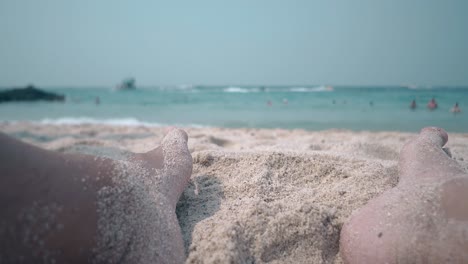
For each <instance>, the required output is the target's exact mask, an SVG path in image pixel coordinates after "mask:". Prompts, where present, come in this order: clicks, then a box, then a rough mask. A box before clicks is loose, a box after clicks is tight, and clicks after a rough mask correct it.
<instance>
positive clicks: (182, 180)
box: [161, 129, 192, 208]
mask: <svg viewBox="0 0 468 264" xmlns="http://www.w3.org/2000/svg"><path fill="white" fill-rule="evenodd" d="M187 142H188V136H187V133H185V131H183V130H180V129H172V130H170V131H169V132H168V133H167V135H166V136H165V137H164V139H163V141H162V144H161V147H162V150H163V155H164V172H163V175H164V182H165V186H164V188H165V191H166V192H167V195H168V197H169V199H170V200H171V203H172V204H173V205H174V208H175V205H176V204H177V201H178V200H179V197H180V195H181V194H182V192H183V191H184V189H185V187H186V186H187V184H188V181H189V179H190V175H191V174H192V156H191V154H190V151H189V149H188V146H187Z"/></svg>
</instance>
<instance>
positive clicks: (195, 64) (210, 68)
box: [0, 0, 468, 86]
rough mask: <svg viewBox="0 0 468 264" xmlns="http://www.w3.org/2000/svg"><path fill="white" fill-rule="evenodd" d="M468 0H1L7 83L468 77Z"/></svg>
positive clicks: (1, 60)
mask: <svg viewBox="0 0 468 264" xmlns="http://www.w3.org/2000/svg"><path fill="white" fill-rule="evenodd" d="M467 12H468V1H467V0H458V1H456V0H387V1H382V0H342V1H338V0H323V1H313V0H303V1H294V0H283V1H275V0H264V1H256V0H233V1H222V0H213V1H205V0H197V1H177V0H172V1H164V2H163V1H154V0H147V1H143V0H141V1H138V0H136V1H135V0H134V1H130V0H129V1H119V0H108V1H105V0H89V1H87V0H86V1H84V0H76V1H68V0H30V1H25V0H0V86H8V85H24V84H27V83H35V84H37V85H73V86H89V85H98V86H112V85H114V84H116V83H118V82H119V81H120V80H121V79H122V78H124V77H127V76H134V77H136V79H137V83H140V84H144V85H164V84H351V85H359V84H364V85H366V84H378V85H386V84H423V85H443V84H446V85H468V15H467Z"/></svg>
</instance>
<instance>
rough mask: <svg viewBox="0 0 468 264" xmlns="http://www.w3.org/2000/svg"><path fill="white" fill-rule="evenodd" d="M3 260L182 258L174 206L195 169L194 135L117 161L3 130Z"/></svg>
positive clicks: (174, 136) (176, 135)
mask: <svg viewBox="0 0 468 264" xmlns="http://www.w3.org/2000/svg"><path fill="white" fill-rule="evenodd" d="M0 145H1V146H2V147H1V148H0V171H1V173H2V174H1V176H0V208H2V211H1V212H0V237H2V239H0V262H1V263H3V262H5V263H18V262H23V263H41V262H45V263H54V262H56V263H86V262H105V263H182V262H183V261H184V260H185V253H184V246H183V240H182V234H181V232H180V227H179V224H178V221H177V218H176V215H175V206H176V203H177V201H178V199H179V196H180V195H181V193H182V192H183V190H184V188H185V187H186V185H187V183H188V180H189V178H190V175H191V172H192V158H191V155H190V152H189V150H188V148H187V134H186V133H185V132H184V131H182V130H177V129H174V130H171V131H170V132H168V134H167V135H166V136H165V138H164V139H163V141H162V143H161V146H160V147H158V148H156V149H154V150H152V151H150V152H147V153H144V154H133V155H131V156H130V157H129V158H128V160H126V161H122V162H120V161H119V162H118V161H114V160H110V159H105V158H97V157H94V156H88V155H70V154H60V153H56V152H52V151H46V150H43V149H39V148H36V147H33V146H31V145H28V144H25V143H22V142H20V141H17V140H14V139H12V138H9V137H7V136H5V135H3V134H1V133H0Z"/></svg>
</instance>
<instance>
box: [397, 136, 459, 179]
mask: <svg viewBox="0 0 468 264" xmlns="http://www.w3.org/2000/svg"><path fill="white" fill-rule="evenodd" d="M447 141H448V135H447V132H445V130H443V129H442V128H438V127H426V128H423V129H422V130H421V132H420V134H419V135H418V137H417V138H415V139H413V140H411V141H410V142H408V143H407V144H406V145H405V146H404V147H403V149H402V151H401V154H400V161H399V167H400V180H405V179H410V178H414V177H418V178H422V177H431V178H433V177H444V176H446V175H451V174H454V173H458V172H459V170H460V168H459V166H458V164H457V163H456V162H455V161H454V160H452V159H451V158H450V157H449V156H448V155H447V153H446V152H445V151H444V150H443V149H442V147H443V146H444V145H445V144H446V143H447Z"/></svg>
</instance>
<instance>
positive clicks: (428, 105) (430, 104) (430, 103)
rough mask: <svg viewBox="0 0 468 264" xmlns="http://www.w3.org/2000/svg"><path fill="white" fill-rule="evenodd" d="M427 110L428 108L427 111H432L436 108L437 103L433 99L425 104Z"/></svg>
mask: <svg viewBox="0 0 468 264" xmlns="http://www.w3.org/2000/svg"><path fill="white" fill-rule="evenodd" d="M427 108H429V110H434V109H436V108H437V102H436V100H435V98H434V97H432V99H431V100H430V101H429V102H428V103H427Z"/></svg>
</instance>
